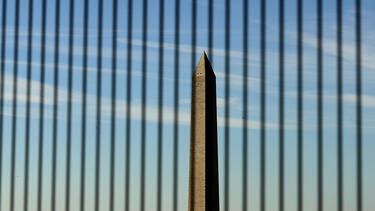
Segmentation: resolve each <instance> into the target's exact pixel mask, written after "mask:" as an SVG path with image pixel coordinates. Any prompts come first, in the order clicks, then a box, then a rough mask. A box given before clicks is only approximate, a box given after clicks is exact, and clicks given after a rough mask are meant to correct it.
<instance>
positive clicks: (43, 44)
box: [37, 0, 47, 210]
mask: <svg viewBox="0 0 375 211" xmlns="http://www.w3.org/2000/svg"><path fill="white" fill-rule="evenodd" d="M46 22H47V0H43V2H42V29H41V32H42V33H41V46H40V48H41V49H40V63H41V66H40V84H41V87H40V93H39V94H40V104H39V143H38V145H39V152H38V199H37V200H38V201H37V209H38V210H42V196H43V195H42V186H43V182H42V181H43V180H42V178H43V173H42V172H43V145H44V143H43V142H44V136H43V134H44V90H45V84H44V81H45V59H46V57H45V55H46Z"/></svg>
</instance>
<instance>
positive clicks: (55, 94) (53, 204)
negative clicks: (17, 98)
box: [51, 0, 61, 211]
mask: <svg viewBox="0 0 375 211" xmlns="http://www.w3.org/2000/svg"><path fill="white" fill-rule="evenodd" d="M60 6H61V5H60V0H56V9H55V13H56V19H55V55H54V79H53V85H54V86H53V87H54V90H53V129H52V130H53V131H52V140H53V143H52V197H51V201H52V202H51V210H52V211H55V209H56V160H57V112H58V98H59V89H58V85H59V46H60V43H59V42H60Z"/></svg>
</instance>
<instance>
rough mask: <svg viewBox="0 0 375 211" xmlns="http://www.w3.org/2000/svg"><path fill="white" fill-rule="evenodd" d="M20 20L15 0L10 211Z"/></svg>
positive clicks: (13, 178) (11, 183)
mask: <svg viewBox="0 0 375 211" xmlns="http://www.w3.org/2000/svg"><path fill="white" fill-rule="evenodd" d="M19 22H20V2H19V0H16V2H15V23H14V27H15V33H14V52H13V60H14V64H13V108H12V129H11V130H12V138H11V141H12V146H11V161H10V162H11V163H10V168H11V169H10V208H9V210H10V211H13V210H14V186H15V177H16V175H15V167H16V141H17V138H16V134H17V93H18V92H17V91H18V89H17V88H18V50H19V49H18V46H19V43H18V41H19Z"/></svg>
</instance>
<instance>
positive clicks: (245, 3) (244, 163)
mask: <svg viewBox="0 0 375 211" xmlns="http://www.w3.org/2000/svg"><path fill="white" fill-rule="evenodd" d="M248 18H249V14H248V0H243V61H242V69H243V76H242V78H243V84H242V85H243V97H242V98H243V102H242V116H243V122H242V124H243V127H242V130H243V131H242V133H243V136H242V150H243V152H242V186H243V188H242V211H247V159H248V155H247V137H248V134H247V130H248V126H247V117H248V112H247V109H248V108H247V107H248V102H247V101H248V100H247V95H248V83H247V80H248V38H247V36H248Z"/></svg>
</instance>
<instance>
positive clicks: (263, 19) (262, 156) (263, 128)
mask: <svg viewBox="0 0 375 211" xmlns="http://www.w3.org/2000/svg"><path fill="white" fill-rule="evenodd" d="M260 16H261V17H260V18H261V24H260V37H261V38H260V48H261V49H260V75H261V76H260V106H261V107H260V153H261V154H260V210H261V211H265V210H266V203H265V202H266V181H265V180H266V125H265V121H266V108H265V106H266V0H264V1H261V6H260Z"/></svg>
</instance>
